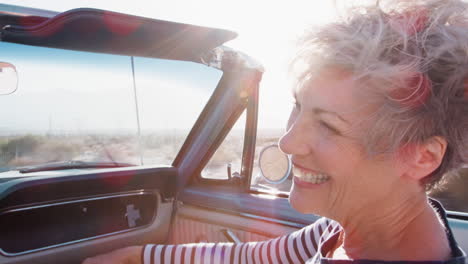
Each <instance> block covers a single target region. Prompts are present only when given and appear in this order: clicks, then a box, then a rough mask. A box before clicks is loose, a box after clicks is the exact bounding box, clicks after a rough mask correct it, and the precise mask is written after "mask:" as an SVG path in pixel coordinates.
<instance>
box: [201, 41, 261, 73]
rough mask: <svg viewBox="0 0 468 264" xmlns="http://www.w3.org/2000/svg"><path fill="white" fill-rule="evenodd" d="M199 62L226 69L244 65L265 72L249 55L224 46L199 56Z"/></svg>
mask: <svg viewBox="0 0 468 264" xmlns="http://www.w3.org/2000/svg"><path fill="white" fill-rule="evenodd" d="M200 61H201V63H203V64H205V65H207V66H209V67H213V68H216V69H218V70H227V69H228V68H232V67H239V66H241V67H244V68H247V69H252V70H257V71H259V72H265V68H264V67H263V65H262V64H261V63H260V62H258V61H257V60H255V59H254V58H252V57H250V56H249V55H247V54H245V53H243V52H240V51H237V50H235V49H232V48H230V47H226V46H219V47H216V48H214V49H212V50H211V51H209V52H207V53H206V54H204V55H202V56H201V57H200Z"/></svg>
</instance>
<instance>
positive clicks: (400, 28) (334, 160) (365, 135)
mask: <svg viewBox="0 0 468 264" xmlns="http://www.w3.org/2000/svg"><path fill="white" fill-rule="evenodd" d="M389 3H390V5H388V6H385V5H384V4H385V2H379V3H378V4H375V5H372V6H365V7H354V8H353V9H352V10H350V11H349V12H348V13H347V15H346V17H344V18H342V19H341V20H340V21H338V22H336V23H333V24H329V25H326V26H323V27H321V28H319V29H317V30H314V31H311V32H309V33H307V34H305V36H304V37H303V38H302V41H301V45H300V49H299V53H298V55H297V57H296V59H295V61H294V62H295V63H294V65H295V66H297V67H295V69H296V70H298V69H299V74H298V78H297V80H298V82H297V85H296V86H295V88H294V89H293V94H294V98H295V106H294V109H293V110H292V113H291V116H290V120H289V122H288V126H287V132H286V134H285V135H284V136H283V137H282V138H281V139H280V142H279V144H280V147H281V149H282V151H283V152H285V153H287V154H290V155H291V156H292V161H293V166H294V169H293V174H294V184H293V186H292V189H291V193H290V198H289V200H290V203H291V205H292V206H293V207H294V208H295V209H297V210H298V211H299V212H302V213H313V214H317V215H321V216H323V218H321V219H320V220H318V221H316V222H315V223H313V224H311V225H309V226H307V227H305V228H304V229H301V230H299V231H297V232H294V233H292V234H289V235H287V236H284V237H280V238H276V239H272V240H269V241H264V242H250V243H243V244H229V243H219V244H188V245H177V246H164V245H146V246H135V247H128V248H124V249H120V250H117V251H114V252H111V253H108V254H105V255H101V256H97V257H94V258H90V259H88V260H86V261H85V262H84V263H86V264H90V263H145V264H150V263H170V262H175V263H182V262H184V263H333V262H334V261H336V260H339V263H340V264H345V263H353V262H366V263H369V262H372V261H378V262H381V263H384V262H385V261H400V262H399V263H401V261H403V262H407V263H411V262H414V263H420V262H421V261H431V263H463V260H464V256H465V255H464V253H463V252H462V251H461V250H460V249H459V248H458V246H457V243H456V241H455V240H454V238H453V236H452V232H451V230H450V228H449V226H448V225H447V219H446V216H445V213H444V210H443V208H442V207H441V205H440V204H439V203H438V202H437V201H435V200H431V199H428V197H427V196H426V192H425V191H426V190H427V189H429V188H432V187H433V186H434V184H435V183H437V182H438V181H439V179H440V178H441V177H442V175H443V174H444V173H445V172H447V171H450V170H452V169H455V168H457V167H459V166H461V165H462V164H463V163H467V161H468V155H467V151H468V139H467V137H468V87H467V86H468V67H467V66H468V8H467V3H466V2H462V1H461V0H460V1H459V0H444V1H392V2H389ZM336 263H338V262H336Z"/></svg>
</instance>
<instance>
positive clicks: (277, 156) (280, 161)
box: [258, 144, 292, 184]
mask: <svg viewBox="0 0 468 264" xmlns="http://www.w3.org/2000/svg"><path fill="white" fill-rule="evenodd" d="M258 164H259V167H260V172H261V174H262V176H263V178H265V180H266V181H267V182H269V183H273V184H280V183H282V182H283V181H285V180H286V179H287V178H288V176H289V174H291V169H292V162H291V159H290V158H289V156H288V155H286V154H284V153H283V152H282V151H281V150H280V148H279V146H278V145H277V144H273V145H269V146H267V147H265V148H263V149H262V151H261V152H260V156H259V157H258Z"/></svg>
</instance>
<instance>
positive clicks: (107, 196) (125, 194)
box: [0, 190, 159, 216]
mask: <svg viewBox="0 0 468 264" xmlns="http://www.w3.org/2000/svg"><path fill="white" fill-rule="evenodd" d="M144 194H155V193H152V192H148V191H143V190H142V191H138V192H134V193H123V194H114V195H105V196H97V197H93V198H83V199H78V200H71V201H64V202H55V203H48V204H42V205H33V206H27V207H21V208H16V209H10V210H6V211H4V212H0V216H2V215H4V214H7V213H14V212H20V211H27V210H31V209H39V208H44V207H52V206H57V205H64V204H72V203H80V202H87V201H96V200H104V199H110V198H117V197H127V196H136V195H144ZM156 195H159V193H156Z"/></svg>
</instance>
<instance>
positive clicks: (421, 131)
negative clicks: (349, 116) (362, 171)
mask: <svg viewBox="0 0 468 264" xmlns="http://www.w3.org/2000/svg"><path fill="white" fill-rule="evenodd" d="M345 14H346V15H343V16H342V17H341V18H340V19H339V21H338V22H335V23H331V24H328V25H325V26H321V27H320V28H316V29H314V30H311V31H309V32H307V33H306V34H305V35H304V36H303V38H301V40H300V45H299V51H298V53H297V55H296V57H295V59H294V61H293V64H292V66H293V68H296V69H297V68H299V67H295V66H297V65H301V66H302V68H301V69H302V70H300V71H299V75H298V78H297V79H298V82H297V85H307V82H308V81H309V80H311V79H313V77H314V75H315V74H317V73H318V72H319V71H320V70H322V69H326V68H338V69H344V70H346V71H349V72H351V73H352V74H353V77H354V78H355V79H356V80H358V81H359V82H358V83H361V84H362V87H363V89H361V90H362V91H363V96H366V98H368V99H369V100H368V101H369V103H370V104H372V105H375V106H378V107H376V111H375V113H374V114H373V115H372V116H371V117H370V118H367V119H366V120H363V121H362V122H360V123H359V124H357V125H359V127H360V128H359V130H360V131H362V132H361V133H362V135H361V136H360V137H359V138H361V139H362V142H363V144H364V146H365V147H366V149H367V151H368V153H369V154H376V153H382V152H393V151H396V150H398V149H400V148H401V147H402V146H405V145H411V144H413V143H422V142H425V141H426V140H428V139H429V138H431V137H433V136H440V137H443V138H445V139H446V140H447V142H448V146H447V151H446V154H445V156H444V159H443V161H442V164H441V165H440V167H439V168H438V169H437V170H436V171H434V172H433V173H432V174H431V175H428V176H427V177H426V178H425V180H424V182H423V184H424V185H425V187H426V188H427V189H430V188H431V187H433V185H434V184H435V183H436V182H437V181H438V180H439V179H440V178H441V176H442V175H443V174H444V173H445V172H447V171H450V170H452V169H455V168H458V167H460V166H461V165H463V164H467V163H468V98H466V97H467V96H466V95H465V96H464V86H466V85H467V84H468V6H467V3H466V2H463V1H461V0H437V1H434V0H432V1H431V0H426V1H415V0H406V1H401V0H400V1H398V0H392V1H377V2H375V3H373V4H371V5H366V6H360V7H359V6H354V7H352V8H349V9H348V10H347V12H346V13H345ZM304 66H305V67H304ZM364 139H365V140H364Z"/></svg>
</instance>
